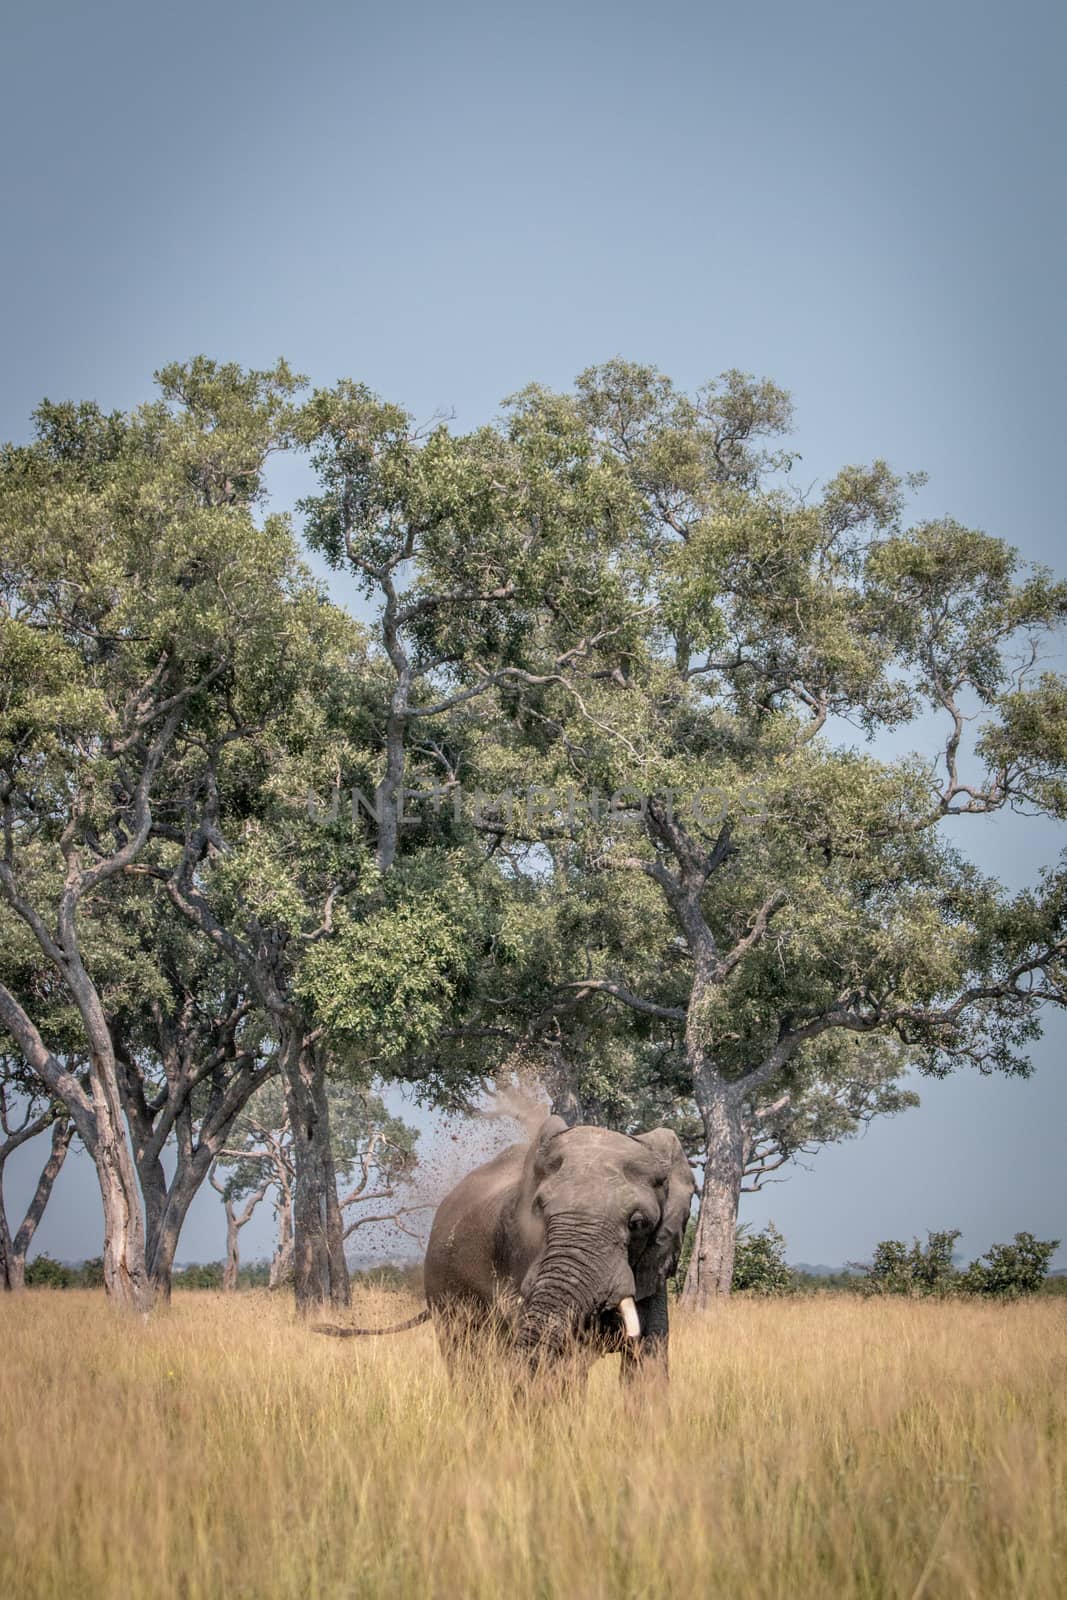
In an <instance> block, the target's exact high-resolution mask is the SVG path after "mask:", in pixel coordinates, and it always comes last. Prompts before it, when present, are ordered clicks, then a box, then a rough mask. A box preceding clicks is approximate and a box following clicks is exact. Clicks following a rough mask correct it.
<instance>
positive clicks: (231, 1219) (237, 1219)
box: [208, 1161, 270, 1294]
mask: <svg viewBox="0 0 1067 1600" xmlns="http://www.w3.org/2000/svg"><path fill="white" fill-rule="evenodd" d="M208 1181H209V1182H210V1184H211V1187H212V1188H213V1189H214V1190H215V1192H216V1194H218V1195H219V1196H220V1197H221V1199H222V1204H223V1208H224V1210H225V1213H226V1265H225V1266H224V1268H223V1272H222V1288H223V1290H224V1291H225V1292H226V1293H227V1294H232V1293H234V1291H235V1290H236V1288H237V1274H238V1272H239V1271H240V1267H241V1250H240V1245H239V1243H238V1239H239V1235H240V1232H241V1229H242V1228H243V1227H245V1226H246V1224H247V1223H249V1222H251V1220H252V1217H253V1214H254V1213H255V1210H256V1207H257V1206H258V1205H259V1203H260V1201H261V1200H263V1199H265V1198H266V1195H267V1190H268V1189H269V1188H270V1178H269V1177H266V1176H264V1177H263V1179H262V1181H261V1182H260V1184H259V1186H258V1187H257V1188H255V1189H253V1190H252V1191H251V1193H250V1194H248V1195H247V1196H243V1197H242V1198H243V1199H244V1202H245V1203H244V1205H243V1206H242V1207H241V1209H240V1211H238V1210H237V1208H236V1206H235V1204H234V1198H233V1193H232V1191H231V1189H230V1185H229V1184H228V1183H221V1182H220V1181H219V1177H218V1161H215V1162H214V1163H213V1165H212V1168H211V1171H210V1173H209V1174H208Z"/></svg>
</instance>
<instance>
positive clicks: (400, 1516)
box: [0, 1290, 1067, 1600]
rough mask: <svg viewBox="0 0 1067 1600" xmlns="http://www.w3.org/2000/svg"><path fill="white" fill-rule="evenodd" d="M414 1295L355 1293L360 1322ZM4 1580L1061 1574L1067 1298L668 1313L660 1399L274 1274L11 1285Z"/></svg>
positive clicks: (859, 1579)
mask: <svg viewBox="0 0 1067 1600" xmlns="http://www.w3.org/2000/svg"><path fill="white" fill-rule="evenodd" d="M398 1309H399V1311H400V1313H401V1314H403V1313H404V1312H406V1310H407V1302H406V1300H404V1299H402V1298H401V1297H399V1296H397V1295H396V1294H391V1293H390V1294H387V1293H382V1294H380V1295H376V1294H374V1293H363V1294H361V1295H360V1296H359V1299H358V1303H357V1305H356V1307H355V1308H354V1312H353V1317H354V1320H357V1321H363V1322H370V1321H373V1320H375V1319H377V1320H378V1321H379V1322H385V1321H388V1320H392V1319H394V1318H395V1317H396V1316H397V1314H398ZM0 1343H2V1349H3V1362H2V1367H3V1373H2V1378H0V1507H2V1525H0V1594H2V1595H4V1596H12V1597H16V1596H17V1597H19V1600H29V1597H37V1596H42V1597H43V1596H48V1597H56V1600H59V1597H63V1600H68V1597H72V1596H78V1597H83V1596H84V1597H92V1600H96V1597H98V1596H99V1597H108V1600H110V1597H114V1600H119V1597H120V1596H131V1595H132V1596H151V1597H153V1600H171V1597H173V1600H179V1597H180V1600H222V1597H225V1600H237V1597H243V1596H248V1597H250V1600H251V1597H254V1600H274V1597H279V1600H281V1597H285V1600H290V1597H292V1600H296V1597H301V1600H303V1597H308V1600H313V1597H319V1596H322V1597H334V1596H336V1597H342V1596H344V1597H352V1600H358V1597H363V1596H376V1597H377V1596H390V1597H392V1596H400V1597H404V1596H420V1597H442V1600H443V1597H449V1600H459V1597H463V1600H465V1597H479V1600H482V1597H484V1600H490V1597H492V1600H497V1597H510V1596H520V1597H525V1596H531V1597H537V1600H555V1597H557V1596H558V1597H561V1600H562V1597H578V1600H609V1597H615V1596H624V1597H627V1600H630V1597H632V1600H658V1597H663V1596H679V1597H681V1596H685V1597H687V1600H690V1597H700V1596H709V1595H710V1596H719V1595H722V1596H724V1597H727V1596H728V1597H730V1600H747V1597H755V1596H760V1597H764V1596H766V1597H775V1600H777V1597H782V1600H785V1597H789V1600H794V1597H809V1596H811V1597H818V1596H835V1597H847V1596H870V1597H879V1600H881V1597H883V1596H885V1597H896V1596H900V1597H918V1596H926V1597H928V1600H934V1597H941V1596H944V1597H946V1600H948V1597H951V1600H963V1597H972V1596H973V1597H978V1596H981V1597H986V1596H989V1597H993V1596H996V1597H1001V1596H1020V1597H1022V1596H1025V1597H1027V1600H1043V1597H1048V1600H1052V1597H1054V1596H1055V1597H1057V1600H1059V1597H1061V1596H1062V1595H1063V1594H1064V1593H1065V1590H1067V1315H1065V1303H1064V1301H1062V1300H1058V1301H1053V1300H1041V1301H1036V1302H1029V1303H1023V1304H1017V1305H1008V1306H1001V1307H993V1306H984V1305H972V1304H957V1303H947V1304H919V1303H914V1302H909V1301H904V1302H899V1301H892V1302H889V1301H874V1302H871V1301H862V1300H860V1299H858V1298H854V1297H851V1296H822V1297H811V1298H808V1299H802V1300H794V1301H778V1302H775V1301H771V1302H758V1301H741V1300H737V1301H735V1302H734V1303H732V1304H730V1305H728V1306H726V1307H725V1308H723V1309H722V1310H720V1311H718V1312H716V1313H715V1314H714V1315H712V1316H710V1317H708V1318H706V1319H702V1320H700V1321H696V1320H686V1319H685V1318H684V1317H682V1316H678V1317H676V1319H675V1336H674V1342H673V1354H672V1383H671V1388H670V1395H669V1400H665V1399H664V1397H663V1395H662V1394H661V1393H659V1392H656V1391H655V1390H652V1389H649V1390H648V1391H642V1390H640V1389H638V1390H622V1389H620V1386H619V1384H618V1370H617V1358H615V1359H614V1360H605V1361H603V1362H601V1363H600V1364H599V1365H598V1366H597V1367H596V1368H595V1369H594V1372H593V1376H592V1379H591V1381H590V1385H589V1389H588V1392H587V1395H586V1397H585V1400H584V1401H583V1402H582V1403H581V1404H576V1403H574V1402H573V1401H570V1402H566V1403H562V1404H556V1405H547V1406H541V1407H522V1406H519V1407H516V1406H515V1405H514V1403H513V1401H512V1399H511V1397H510V1394H509V1390H508V1388H507V1385H506V1384H504V1383H502V1382H501V1381H500V1375H499V1373H496V1372H494V1369H493V1368H492V1366H491V1364H487V1365H483V1367H482V1368H481V1370H480V1371H479V1373H478V1375H477V1378H476V1380H475V1381H474V1382H473V1383H472V1384H467V1385H465V1386H463V1387H461V1388H454V1387H452V1386H451V1385H450V1383H449V1381H448V1379H447V1378H446V1375H445V1372H444V1370H443V1367H442V1365H441V1362H440V1360H439V1358H438V1355H437V1351H436V1346H435V1342H434V1337H433V1333H432V1330H431V1329H430V1328H428V1327H422V1328H419V1329H417V1330H416V1331H414V1332H411V1333H406V1334H399V1335H396V1336H393V1337H391V1338H384V1339H380V1340H352V1341H347V1342H340V1341H335V1340H329V1339H324V1338H319V1337H316V1336H315V1335H314V1334H312V1333H311V1332H310V1331H309V1330H308V1328H307V1327H306V1326H304V1325H302V1324H301V1323H300V1322H299V1321H298V1320H297V1319H296V1317H295V1315H294V1313H293V1312H292V1310H291V1309H290V1308H289V1307H288V1306H287V1305H286V1304H284V1303H280V1302H278V1301H277V1300H276V1299H273V1298H271V1297H270V1296H269V1295H268V1294H266V1293H265V1292H264V1293H257V1292H250V1293H246V1294H240V1295H232V1296H223V1295H221V1294H210V1293H202V1294H183V1295H179V1296H177V1297H176V1298H175V1300H174V1302H173V1304H172V1305H171V1306H170V1307H168V1308H164V1309H161V1310H160V1311H159V1312H158V1313H156V1314H155V1315H154V1316H153V1317H152V1318H151V1319H150V1320H148V1321H147V1322H146V1321H142V1320H140V1319H127V1318H123V1317H121V1316H117V1315H116V1314H115V1313H114V1312H112V1311H110V1310H109V1308H108V1307H107V1305H106V1304H105V1302H104V1300H103V1297H102V1296H101V1295H99V1294H97V1293H94V1292H91V1291H71V1292H67V1293H55V1292H49V1291H43V1290H42V1291H30V1292H28V1293H26V1294H24V1295H21V1296H17V1297H10V1298H8V1299H7V1300H6V1301H5V1302H4V1303H3V1304H2V1305H0Z"/></svg>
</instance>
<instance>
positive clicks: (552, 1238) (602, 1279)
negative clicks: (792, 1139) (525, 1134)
mask: <svg viewBox="0 0 1067 1600" xmlns="http://www.w3.org/2000/svg"><path fill="white" fill-rule="evenodd" d="M693 1188H694V1185H693V1176H692V1173H691V1172H690V1170H689V1163H688V1161H687V1160H686V1158H685V1152H684V1151H683V1150H682V1147H681V1144H680V1143H679V1141H678V1139H677V1137H676V1135H675V1134H673V1133H671V1132H670V1131H669V1130H668V1129H666V1128H657V1129H656V1130H655V1131H654V1132H652V1133H643V1134H639V1135H638V1136H637V1137H636V1138H630V1137H628V1136H627V1135H626V1134H621V1133H612V1132H610V1131H609V1130H608V1129H606V1128H589V1127H578V1128H568V1127H567V1125H566V1123H565V1122H563V1120H562V1119H561V1118H560V1117H549V1118H548V1119H547V1121H546V1122H544V1123H543V1124H542V1125H541V1128H540V1129H539V1131H538V1133H537V1136H536V1137H535V1139H534V1140H533V1143H532V1144H531V1145H530V1149H529V1152H528V1154H527V1157H526V1164H525V1167H524V1170H523V1182H522V1193H521V1195H520V1197H519V1215H518V1218H517V1221H518V1224H519V1227H520V1229H521V1230H522V1232H523V1234H524V1236H525V1240H526V1245H527V1254H529V1253H530V1251H531V1250H532V1252H533V1261H532V1264H531V1266H530V1268H529V1270H528V1272H527V1273H526V1276H525V1278H524V1280H523V1283H522V1288H521V1294H522V1313H521V1318H520V1327H519V1336H520V1342H521V1344H522V1345H523V1347H524V1348H525V1349H527V1350H529V1351H531V1352H540V1353H545V1354H550V1353H554V1352H556V1351H558V1350H560V1349H561V1348H562V1347H563V1345H564V1344H565V1343H566V1341H567V1339H568V1338H569V1337H570V1336H571V1335H572V1334H574V1333H577V1332H579V1331H580V1330H582V1329H583V1328H585V1327H588V1326H590V1325H591V1324H592V1323H593V1322H594V1321H595V1320H596V1319H597V1318H598V1317H600V1316H602V1315H603V1314H604V1313H605V1312H612V1311H617V1312H618V1315H619V1318H620V1321H621V1324H622V1326H623V1327H625V1330H626V1333H627V1334H628V1335H629V1336H630V1337H635V1336H636V1335H637V1334H639V1333H640V1323H639V1318H638V1313H637V1309H636V1305H635V1302H636V1301H638V1300H646V1299H648V1298H649V1297H650V1296H652V1295H655V1294H656V1292H657V1291H658V1290H659V1289H661V1288H662V1285H663V1284H664V1282H665V1280H666V1279H667V1278H668V1277H669V1276H670V1274H671V1272H672V1271H673V1270H674V1267H675V1264H676V1262H677V1260H678V1252H679V1249H680V1248H681V1242H682V1234H683V1233H684V1231H685V1224H686V1219H687V1218H688V1216H689V1207H690V1202H691V1201H692V1198H693Z"/></svg>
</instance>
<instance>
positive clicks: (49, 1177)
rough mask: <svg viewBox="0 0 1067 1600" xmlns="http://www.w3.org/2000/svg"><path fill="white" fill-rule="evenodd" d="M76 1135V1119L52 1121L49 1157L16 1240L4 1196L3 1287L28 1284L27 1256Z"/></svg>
mask: <svg viewBox="0 0 1067 1600" xmlns="http://www.w3.org/2000/svg"><path fill="white" fill-rule="evenodd" d="M73 1137H74V1124H73V1122H71V1121H70V1119H69V1118H67V1117H57V1118H56V1120H55V1122H53V1124H52V1143H51V1149H50V1150H49V1153H48V1160H47V1161H46V1162H45V1164H44V1166H43V1167H42V1169H41V1176H40V1177H39V1178H38V1179H37V1187H36V1188H35V1190H34V1192H33V1198H32V1199H31V1201H30V1203H29V1205H28V1206H27V1208H26V1215H25V1216H24V1217H23V1219H22V1222H21V1224H20V1226H19V1229H18V1232H17V1233H16V1234H15V1237H14V1238H13V1239H12V1238H11V1235H10V1233H9V1231H8V1226H7V1218H6V1216H5V1215H4V1214H3V1200H2V1197H0V1288H2V1289H24V1288H25V1287H26V1256H27V1254H28V1253H29V1248H30V1245H31V1244H32V1243H33V1236H34V1234H35V1233H36V1232H37V1224H38V1223H39V1222H40V1220H41V1218H42V1217H43V1215H44V1208H45V1206H46V1205H47V1204H48V1202H49V1200H50V1198H51V1195H52V1190H53V1188H54V1187H55V1181H56V1179H57V1178H58V1177H59V1174H60V1171H61V1169H62V1166H63V1163H64V1161H65V1160H66V1158H67V1151H68V1150H69V1149H70V1141H71V1140H72V1139H73Z"/></svg>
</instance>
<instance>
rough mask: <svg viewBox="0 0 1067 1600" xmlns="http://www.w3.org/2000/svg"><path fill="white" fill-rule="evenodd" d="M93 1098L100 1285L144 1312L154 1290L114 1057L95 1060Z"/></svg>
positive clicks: (116, 1299)
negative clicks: (100, 1219) (100, 1205)
mask: <svg viewBox="0 0 1067 1600" xmlns="http://www.w3.org/2000/svg"><path fill="white" fill-rule="evenodd" d="M92 1097H93V1111H94V1114H95V1119H96V1140H95V1148H94V1149H93V1150H92V1151H91V1152H90V1153H91V1155H92V1158H93V1162H94V1164H95V1166H96V1176H97V1181H98V1182H99V1184H100V1198H101V1200H102V1202H103V1207H104V1288H105V1290H106V1291H107V1296H108V1299H109V1300H112V1301H113V1302H114V1303H115V1305H117V1306H124V1307H127V1308H128V1309H130V1310H132V1311H141V1312H148V1311H150V1310H151V1308H152V1300H153V1293H152V1281H151V1278H150V1277H149V1273H148V1263H147V1259H146V1252H145V1228H144V1218H143V1217H142V1215H141V1205H140V1199H139V1197H138V1193H137V1177H136V1174H135V1172H134V1165H133V1157H132V1155H131V1154H130V1147H129V1143H128V1141H127V1138H126V1130H125V1128H124V1126H123V1120H122V1110H121V1106H120V1102H119V1091H118V1082H117V1078H116V1074H115V1070H114V1062H113V1061H108V1060H106V1059H101V1058H100V1057H99V1056H98V1057H97V1058H96V1059H95V1060H94V1063H93V1072H92Z"/></svg>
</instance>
